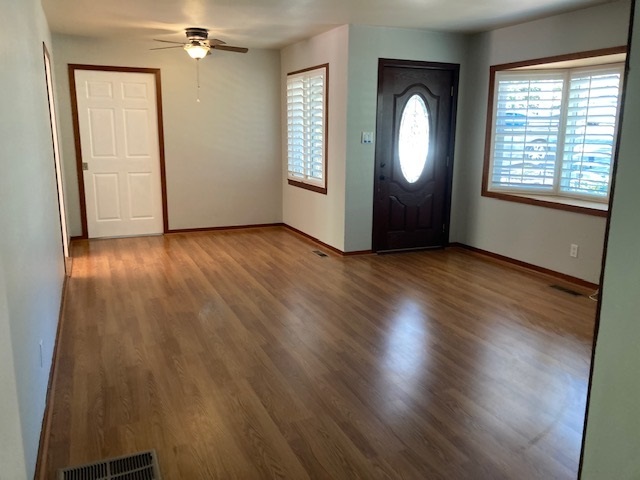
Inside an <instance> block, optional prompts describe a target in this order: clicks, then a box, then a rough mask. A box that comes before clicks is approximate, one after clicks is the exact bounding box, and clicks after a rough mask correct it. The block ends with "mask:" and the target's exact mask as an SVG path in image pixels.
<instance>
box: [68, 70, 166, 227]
mask: <svg viewBox="0 0 640 480" xmlns="http://www.w3.org/2000/svg"><path fill="white" fill-rule="evenodd" d="M68 70H69V88H70V91H71V117H72V121H73V139H74V142H75V149H76V171H77V174H78V195H79V197H80V220H81V222H82V235H81V236H80V237H78V238H80V239H87V238H89V230H88V228H87V200H86V197H85V191H84V171H83V170H82V147H81V145H80V121H79V118H78V97H77V91H76V70H97V71H102V72H121V73H150V74H152V75H154V78H155V87H156V112H157V117H158V118H157V121H158V152H159V153H160V155H159V157H160V158H159V162H160V195H161V197H162V231H163V233H168V232H169V217H168V213H167V210H168V208H167V179H166V169H165V158H164V126H163V120H162V118H163V117H162V87H161V81H160V69H159V68H138V67H114V66H108V65H84V64H77V63H70V64H69V67H68Z"/></svg>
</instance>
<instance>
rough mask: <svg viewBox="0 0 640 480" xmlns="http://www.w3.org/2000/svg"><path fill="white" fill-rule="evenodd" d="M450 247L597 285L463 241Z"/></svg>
mask: <svg viewBox="0 0 640 480" xmlns="http://www.w3.org/2000/svg"><path fill="white" fill-rule="evenodd" d="M449 246H450V247H458V248H462V249H465V250H469V251H470V252H474V253H477V254H480V255H484V256H486V257H490V258H493V259H495V260H499V261H502V262H506V263H510V264H511V265H515V266H517V267H520V268H526V269H527V270H533V271H534V272H538V273H542V274H544V275H549V276H550V277H555V278H558V279H560V280H564V281H565V282H569V283H573V284H575V285H579V286H581V287H585V288H588V289H591V290H597V289H598V288H599V286H598V285H597V284H595V283H591V282H587V281H586V280H583V279H581V278H578V277H573V276H571V275H567V274H565V273H560V272H556V271H555V270H551V269H548V268H544V267H540V266H538V265H534V264H532V263H527V262H523V261H521V260H516V259H515V258H511V257H506V256H504V255H500V254H499V253H493V252H489V251H487V250H482V249H481V248H477V247H472V246H471V245H466V244H464V243H458V242H452V243H450V244H449Z"/></svg>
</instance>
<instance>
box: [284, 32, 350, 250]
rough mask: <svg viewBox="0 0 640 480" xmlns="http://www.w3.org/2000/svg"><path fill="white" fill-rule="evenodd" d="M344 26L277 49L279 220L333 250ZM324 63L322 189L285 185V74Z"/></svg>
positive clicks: (339, 214) (341, 206) (340, 219)
mask: <svg viewBox="0 0 640 480" xmlns="http://www.w3.org/2000/svg"><path fill="white" fill-rule="evenodd" d="M348 52H349V27H348V26H347V25H344V26H342V27H338V28H336V29H334V30H331V31H329V32H326V33H323V34H321V35H317V36H315V37H313V38H310V39H309V40H305V41H302V42H298V43H296V44H294V45H291V46H289V47H286V48H284V49H282V51H281V95H282V101H281V104H282V114H281V117H280V121H281V125H282V145H283V149H282V176H281V179H282V180H281V182H282V188H283V194H282V218H283V221H284V222H285V223H286V224H287V225H290V226H292V227H294V228H297V229H298V230H301V231H303V232H305V233H306V234H308V235H311V236H312V237H314V238H317V239H318V240H320V241H322V242H324V243H327V244H329V245H331V246H332V247H334V248H337V249H338V250H344V229H345V226H344V212H345V162H346V158H345V150H346V145H345V134H346V125H347V68H348V61H349V58H348ZM324 63H328V64H329V105H328V107H329V120H328V122H329V134H328V143H327V162H328V166H327V194H326V195H323V194H320V193H316V192H312V191H310V190H304V189H302V188H299V187H294V186H291V185H288V184H287V167H286V165H287V150H286V146H287V137H286V135H287V123H286V122H287V118H286V114H285V112H286V91H285V88H286V78H287V73H289V72H294V71H297V70H302V69H304V68H308V67H313V66H316V65H321V64H324Z"/></svg>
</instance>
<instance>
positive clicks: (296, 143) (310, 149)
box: [287, 65, 329, 193]
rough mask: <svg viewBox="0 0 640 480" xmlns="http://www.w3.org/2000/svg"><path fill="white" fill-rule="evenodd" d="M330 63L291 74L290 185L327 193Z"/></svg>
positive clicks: (288, 124)
mask: <svg viewBox="0 0 640 480" xmlns="http://www.w3.org/2000/svg"><path fill="white" fill-rule="evenodd" d="M328 75H329V66H328V65H321V66H318V67H313V68H311V69H307V70H303V71H299V72H293V73H290V74H288V75H287V158H288V161H287V165H288V167H287V177H288V182H289V184H290V185H296V186H299V187H302V188H307V189H309V190H313V191H316V192H319V193H327V179H326V172H327V155H326V151H327V83H328Z"/></svg>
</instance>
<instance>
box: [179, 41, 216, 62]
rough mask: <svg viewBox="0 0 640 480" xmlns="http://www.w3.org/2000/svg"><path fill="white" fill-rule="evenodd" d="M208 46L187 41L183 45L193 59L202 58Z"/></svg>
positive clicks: (205, 54)
mask: <svg viewBox="0 0 640 480" xmlns="http://www.w3.org/2000/svg"><path fill="white" fill-rule="evenodd" d="M209 48H210V47H209V46H207V45H202V44H197V43H187V44H186V45H185V46H184V49H185V50H186V51H187V53H188V54H189V56H190V57H191V58H193V59H195V60H200V59H201V58H204V57H206V56H207V54H208V53H209Z"/></svg>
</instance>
